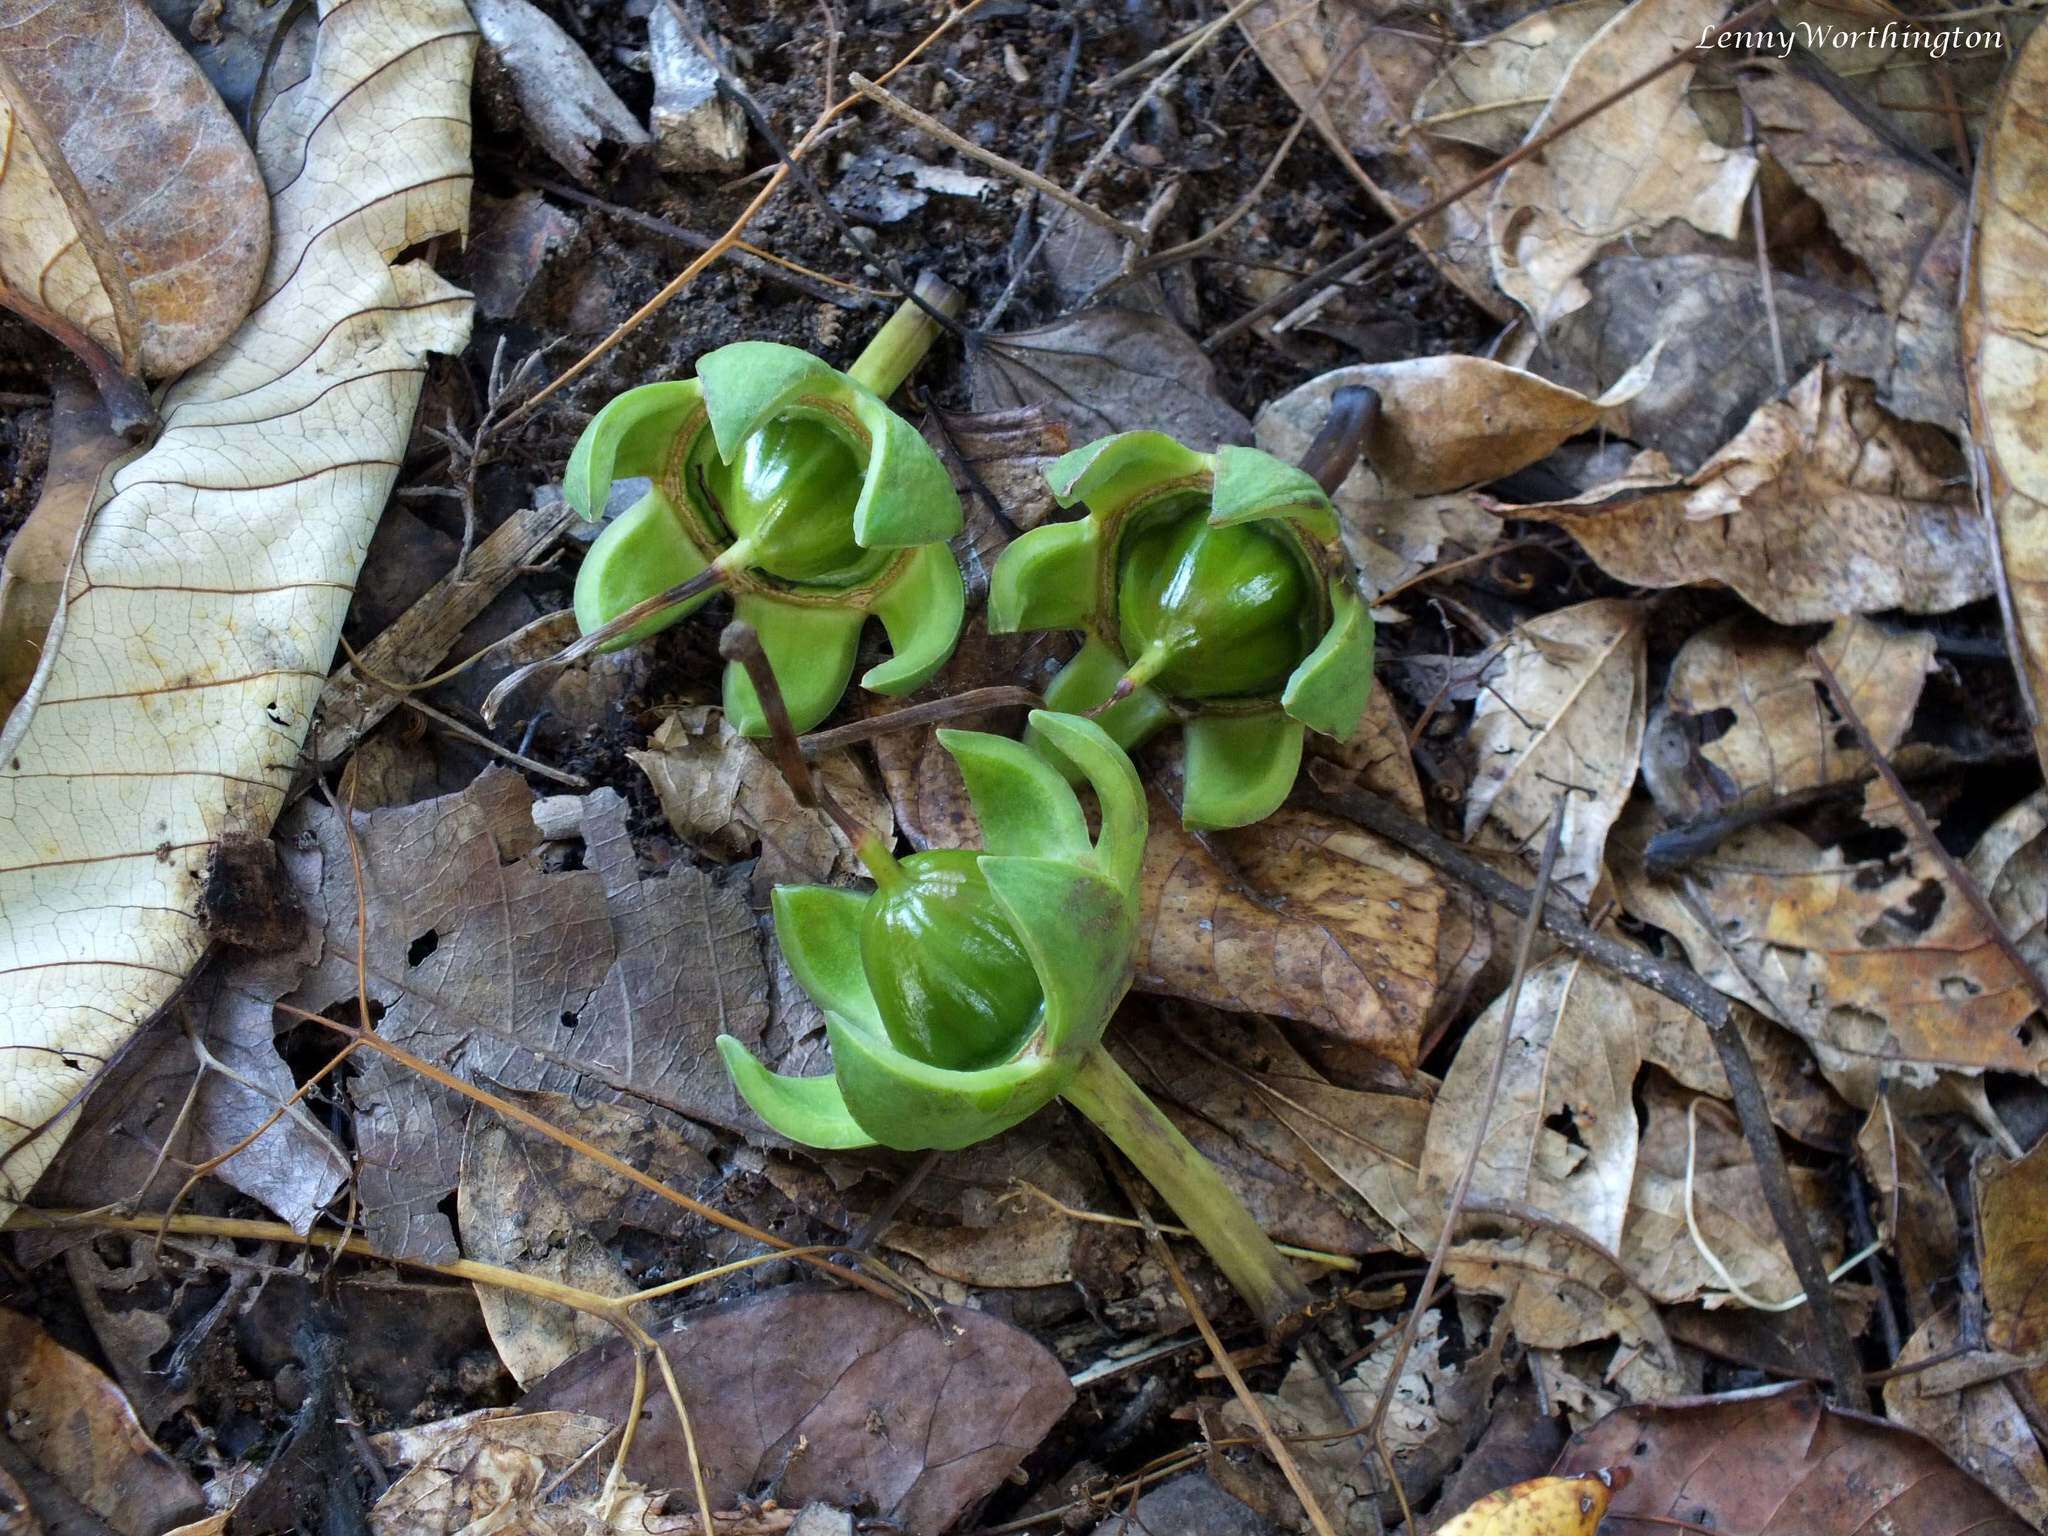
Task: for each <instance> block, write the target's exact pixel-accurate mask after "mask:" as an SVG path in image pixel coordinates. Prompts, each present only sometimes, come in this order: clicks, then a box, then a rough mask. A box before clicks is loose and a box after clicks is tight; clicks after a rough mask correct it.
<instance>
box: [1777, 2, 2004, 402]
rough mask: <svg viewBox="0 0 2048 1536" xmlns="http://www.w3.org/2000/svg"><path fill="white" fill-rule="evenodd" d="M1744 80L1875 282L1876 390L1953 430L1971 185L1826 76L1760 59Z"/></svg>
mask: <svg viewBox="0 0 2048 1536" xmlns="http://www.w3.org/2000/svg"><path fill="white" fill-rule="evenodd" d="M1839 27H1840V23H1839V22H1838V23H1836V25H1835V27H1832V28H1830V30H1839ZM1738 85H1739V88H1740V90H1741V92H1742V101H1743V105H1744V106H1746V107H1747V108H1749V110H1750V112H1751V114H1752V115H1753V116H1754V118H1755V120H1756V126H1757V131H1758V132H1759V133H1760V134H1761V135H1762V136H1763V138H1764V141H1765V143H1766V144H1768V145H1769V147H1770V151H1771V158H1772V159H1773V160H1775V161H1776V162H1777V164H1778V165H1780V166H1781V167H1783V168H1784V170H1785V172H1786V174H1787V175H1789V176H1790V177H1791V178H1792V180H1793V182H1794V183H1795V184H1796V185H1797V186H1798V187H1799V188H1800V190H1801V191H1803V192H1805V193H1806V194H1807V195H1808V196H1809V197H1811V198H1813V200H1814V201H1815V202H1817V203H1819V204H1820V205H1821V208H1822V209H1823V210H1824V211H1825V212H1826V214H1827V217H1828V227H1829V228H1830V229H1831V230H1833V231H1834V233H1835V236H1836V238H1838V239H1839V240H1840V241H1841V242H1842V244H1844V245H1845V246H1847V247H1848V248H1849V249H1850V250H1851V251H1853V252H1854V253H1855V254H1856V256H1857V258H1858V259H1859V260H1861V261H1862V262H1863V264H1864V266H1865V267H1867V268H1868V269H1869V271H1870V276H1871V279H1872V281H1873V282H1874V283H1875V284H1876V287H1877V299H1878V305H1879V307H1880V309H1882V311H1883V312H1884V315H1885V317H1886V319H1887V320H1888V321H1889V322H1890V325H1891V332H1892V334H1891V342H1892V347H1891V355H1890V356H1889V358H1887V359H1886V360H1885V362H1884V365H1883V367H1882V369H1881V370H1868V369H1866V371H1870V372H1873V373H1874V376H1875V377H1876V378H1877V380H1878V383H1879V389H1878V398H1879V399H1880V400H1881V401H1883V403H1884V404H1885V406H1886V407H1887V408H1888V409H1890V410H1892V411H1894V412H1896V413H1897V414H1899V415H1901V416H1904V417H1908V418H1910V419H1911V420H1914V421H1925V422H1929V423H1931V424H1933V425H1934V426H1937V427H1940V428H1943V429H1944V430H1953V429H1954V427H1955V424H1956V423H1957V422H1958V421H1959V420H1961V419H1962V415H1963V409H1964V404H1963V387H1962V370H1961V367H1960V365H1959V362H1958V358H1957V350H1956V348H1957V341H1958V337H1957V331H1956V302H1955V296H1956V291H1957V287H1958V284H1959V283H1960V281H1961V278H1962V267H1963V226H1964V222H1965V210H1966V207H1967V203H1968V199H1967V198H1966V197H1965V196H1964V189H1963V188H1962V187H1961V186H1960V185H1959V184H1958V183H1957V182H1956V181H1955V180H1953V179H1952V178H1951V177H1950V176H1949V175H1948V174H1946V173H1945V172H1944V170H1943V169H1942V168H1941V167H1940V166H1939V164H1938V163H1937V162H1933V161H1931V160H1926V159H1920V158H1917V157H1913V156H1908V155H1903V154H1900V153H1899V152H1898V151H1897V150H1895V149H1894V148H1893V147H1892V146H1891V144H1889V143H1888V142H1887V141H1886V140H1885V139H1884V138H1883V137H1882V136H1880V135H1879V134H1878V133H1877V132H1875V131H1874V130H1873V129H1872V128H1871V127H1869V126H1868V125H1867V124H1866V123H1865V122H1864V121H1862V119H1860V118H1859V117H1857V115H1856V114H1855V113H1853V112H1851V111H1850V110H1849V109H1848V108H1847V107H1845V106H1844V105H1843V104H1842V103H1841V101H1840V100H1838V99H1837V98H1836V97H1835V96H1834V95H1833V94H1832V93H1831V92H1830V91H1829V90H1828V88H1827V87H1826V86H1824V85H1822V84H1821V83H1820V82H1819V81H1818V80H1815V79H1808V78H1806V77H1804V76H1802V75H1796V74H1793V73H1791V72H1789V71H1786V70H1777V69H1773V70H1754V71H1745V72H1744V73H1743V74H1742V76H1741V77H1740V79H1739V81H1738ZM1887 94H1890V87H1889V86H1887ZM1894 99H1896V98H1894ZM1859 366H1862V365H1859Z"/></svg>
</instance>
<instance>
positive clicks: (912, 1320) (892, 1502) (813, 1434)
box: [521, 1288, 1074, 1536]
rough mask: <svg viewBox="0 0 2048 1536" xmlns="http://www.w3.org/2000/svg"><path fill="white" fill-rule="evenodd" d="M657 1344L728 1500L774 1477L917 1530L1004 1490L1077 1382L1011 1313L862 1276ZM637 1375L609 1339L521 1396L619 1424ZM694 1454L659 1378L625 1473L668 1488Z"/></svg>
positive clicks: (719, 1502)
mask: <svg viewBox="0 0 2048 1536" xmlns="http://www.w3.org/2000/svg"><path fill="white" fill-rule="evenodd" d="M658 1343H659V1345H660V1348H661V1350H662V1352H663V1353H664V1354H665V1355H667V1356H668V1361H669V1365H670V1366H671V1368H672V1369H673V1370H674V1372H675V1376H676V1381H677V1384H678V1386H679V1387H680V1388H681V1389H682V1398H683V1401H684V1402H685V1403H686V1404H688V1405H690V1406H691V1407H692V1408H693V1409H694V1410H696V1411H694V1412H693V1413H692V1414H691V1426H692V1428H693V1429H694V1430H695V1432H696V1451H697V1460H698V1462H699V1463H700V1464H701V1466H702V1467H703V1471H704V1481H705V1483H706V1485H707V1487H708V1489H709V1492H710V1495H711V1501H712V1503H713V1504H714V1505H715V1506H717V1507H719V1508H730V1507H731V1506H732V1505H733V1504H734V1503H735V1502H736V1501H737V1500H739V1499H740V1498H742V1497H744V1496H746V1495H748V1494H750V1493H751V1492H753V1491H754V1490H756V1489H758V1488H760V1487H762V1486H764V1485H769V1484H772V1485H773V1487H774V1489H775V1496H776V1498H777V1499H778V1500H779V1501H780V1502H782V1503H784V1504H786V1505H794V1504H801V1503H805V1502H808V1501H810V1500H813V1499H818V1500H823V1501H826V1502H828V1503H832V1504H836V1505H838V1506H839V1507H841V1508H863V1507H864V1508H869V1509H873V1510H875V1511H876V1512H877V1513H878V1514H879V1515H881V1517H882V1518H884V1519H886V1520H887V1521H889V1522H890V1524H891V1525H892V1526H894V1527H897V1528H900V1529H903V1530H907V1531H909V1532H911V1533H913V1536H938V1533H939V1532H940V1531H943V1530H945V1529H946V1528H947V1527H948V1526H950V1525H951V1524H952V1523H953V1521H954V1520H955V1519H957V1518H958V1517H959V1516H960V1514H961V1513H962V1512H963V1511H965V1510H966V1509H967V1508H968V1507H969V1506H970V1505H972V1504H973V1503H975V1501H977V1500H979V1499H981V1498H984V1497H986V1496H987V1495H988V1494H989V1493H990V1492H992V1491H993V1490H994V1489H995V1488H996V1487H997V1485H999V1484H1000V1483H1001V1482H1002V1480H1003V1479H1004V1477H1006V1476H1007V1475H1008V1474H1009V1473H1010V1471H1011V1469H1012V1468H1014V1467H1015V1466H1016V1465H1017V1464H1018V1462H1020V1461H1022V1460H1023V1458H1024V1456H1025V1454H1026V1453H1027V1452H1029V1451H1030V1450H1031V1449H1032V1448H1033V1447H1034V1446H1036V1445H1037V1444H1038V1442H1039V1440H1040V1439H1041V1438H1042V1437H1043V1436H1044V1435H1045V1433H1046V1432H1047V1431H1048V1430H1050V1429H1051V1428H1052V1426H1053V1425H1054V1424H1055V1423H1056V1422H1057V1421H1058V1419H1059V1417H1060V1415H1061V1414H1063V1413H1065V1412H1066V1409H1067V1405H1068V1404H1069V1403H1071V1402H1072V1401H1073V1398H1074V1391H1073V1388H1072V1387H1070V1386H1069V1385H1068V1384H1067V1376H1066V1372H1065V1370H1064V1369H1062V1367H1061V1366H1060V1363H1059V1362H1058V1361H1057V1360H1056V1359H1054V1358H1053V1357H1052V1355H1051V1354H1049V1353H1047V1351H1046V1350H1045V1349H1044V1348H1043V1347H1042V1346H1040V1345H1039V1344H1037V1343H1036V1342H1034V1341H1033V1340H1032V1338H1031V1337H1030V1335H1028V1334H1026V1333H1023V1332H1020V1331H1019V1330H1018V1329H1015V1328H1012V1327H1010V1326H1009V1325H1008V1324H1007V1323H1004V1322H1000V1321H998V1320H997V1319H996V1318H994V1317H991V1316H989V1315H988V1314H987V1313H984V1312H976V1311H971V1310H968V1309H965V1308H960V1307H942V1308H940V1309H939V1310H938V1315H937V1318H936V1319H934V1318H933V1317H932V1316H931V1314H929V1313H927V1312H925V1311H923V1310H912V1309H908V1308H905V1307H903V1306H902V1305H900V1304H898V1303H892V1302H887V1301H883V1300H881V1299H879V1298H878V1297H875V1296H871V1295H869V1294H868V1293H867V1292H865V1291H840V1292H822V1291H816V1290H811V1289H808V1288H805V1289H784V1290H778V1291H773V1292H770V1293H768V1294H766V1295H762V1296H756V1297H752V1298H750V1299H748V1300H746V1301H741V1302H735V1303H731V1304H728V1305H724V1306H718V1307H711V1308H708V1309H702V1310H698V1311H694V1312H692V1313H690V1314H689V1322H688V1326H687V1327H686V1328H682V1329H677V1330H674V1331H672V1332H669V1333H667V1334H664V1335H662V1336H660V1338H659V1340H658ZM632 1382H633V1353H632V1350H631V1349H630V1348H629V1347H626V1346H625V1345H624V1344H623V1343H622V1342H620V1341H613V1342H611V1343H607V1344H601V1345H599V1346H597V1347H596V1348H594V1349H589V1350H586V1351H584V1352H583V1353H582V1354H581V1355H578V1356H577V1357H576V1358H575V1359H573V1360H571V1361H570V1362H569V1363H568V1364H567V1365H565V1366H563V1367H562V1368H561V1369H560V1370H558V1371H556V1372H555V1373H554V1374H553V1375H551V1376H549V1377H548V1378H547V1380H545V1381H543V1382H542V1383H541V1384H540V1385H539V1386H538V1387H537V1388H535V1389H534V1391H532V1392H530V1393H528V1394H527V1396H526V1399H525V1401H524V1402H523V1403H522V1404H521V1406H522V1407H523V1408H526V1409H528V1410H534V1409H569V1410H572V1411H575V1412H580V1413H589V1414H595V1415H596V1416H598V1417H600V1418H603V1419H606V1420H607V1421H609V1422H612V1423H614V1424H615V1423H616V1422H617V1421H618V1418H619V1416H620V1414H621V1413H623V1412H624V1411H625V1408H626V1405H627V1404H628V1403H629V1402H631V1401H632V1398H633V1393H632ZM688 1464H689V1463H688V1456H687V1453H686V1451H685V1449H684V1443H683V1434H682V1427H681V1426H680V1425H679V1424H678V1423H677V1422H676V1417H675V1408H674V1406H673V1405H672V1404H671V1403H670V1402H669V1399H668V1395H667V1394H666V1393H665V1392H662V1391H660V1390H656V1391H654V1392H651V1393H650V1394H649V1395H648V1399H647V1410H646V1417H645V1418H644V1419H643V1420H642V1421H641V1424H640V1432H639V1434H638V1435H637V1436H636V1437H635V1439H634V1442H633V1451H632V1454H631V1456H629V1457H628V1458H627V1462H626V1470H627V1473H628V1475H630V1476H632V1477H633V1478H634V1479H635V1480H637V1481H639V1482H641V1483H644V1484H649V1485H652V1486H665V1485H669V1484H672V1483H676V1482H680V1481H682V1479H680V1478H678V1477H676V1475H675V1474H676V1471H677V1469H680V1468H684V1467H687V1466H688Z"/></svg>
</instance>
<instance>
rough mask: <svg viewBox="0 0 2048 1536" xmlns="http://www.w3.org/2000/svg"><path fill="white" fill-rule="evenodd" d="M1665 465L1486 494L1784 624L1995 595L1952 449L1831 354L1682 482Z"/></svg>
mask: <svg viewBox="0 0 2048 1536" xmlns="http://www.w3.org/2000/svg"><path fill="white" fill-rule="evenodd" d="M1668 469H1669V466H1667V465H1665V464H1664V463H1663V462H1662V461H1661V460H1660V459H1658V458H1657V457H1656V456H1654V455H1648V456H1645V457H1644V458H1642V459H1640V460H1638V462H1637V464H1636V465H1635V466H1633V467H1632V468H1631V471H1630V473H1629V474H1628V475H1627V476H1625V477H1624V478H1623V479H1621V480H1619V481H1616V482H1614V483H1612V484H1609V485H1605V486H1601V487H1598V488H1596V489H1594V490H1591V491H1588V492H1587V493H1586V494H1585V495H1583V496H1580V497H1577V498H1575V499H1573V500H1571V501H1564V502H1552V503H1549V504H1546V505H1539V506H1515V507H1513V508H1510V507H1508V506H1506V505H1505V504H1501V503H1488V505H1489V506H1491V508H1492V510H1493V511H1494V512H1496V513H1497V514H1499V515H1501V516H1503V517H1517V518H1530V519H1534V520H1536V521H1539V522H1546V523H1554V524H1556V525H1557V526H1558V527H1560V528H1562V529H1564V530H1565V531H1566V532H1567V533H1569V534H1571V536H1572V537H1573V538H1575V539H1577V540H1578V541H1579V542H1580V543H1581V544H1583V545H1584V546H1585V547H1586V551H1587V553H1588V554H1590V555H1592V557H1593V558H1594V559H1595V560H1596V561H1598V562H1599V564H1600V567H1601V569H1603V570H1605V571H1606V572H1607V573H1608V574H1609V575H1610V576H1613V577H1616V578H1617V579H1619V580H1621V581H1627V582H1633V583H1634V584H1635V585H1637V586H1643V587H1678V586H1689V585H1695V584H1698V585H1716V584H1718V585H1725V586H1729V587H1733V588H1734V589H1735V590H1736V591H1737V592H1739V593H1741V594H1742V596H1743V597H1745V598H1747V599H1748V600H1749V602H1750V603H1751V604H1752V605H1753V606H1754V607H1756V608H1758V609H1759V610H1761V611H1762V612H1763V613H1764V614H1765V615H1767V616H1768V617H1770V618H1772V619H1775V620H1777V621H1778V622H1779V623H1780V624H1813V623H1825V622H1830V621H1832V620H1834V619H1836V618H1839V617H1840V616H1841V615H1843V614H1845V613H1876V612H1879V611H1881V610H1883V609H1886V608H1904V609H1906V610H1908V611H1909V612H1912V613H1946V612H1948V611H1949V610H1950V609H1952V608H1959V607H1961V606H1962V605H1963V604H1965V603H1972V602H1976V601H1978V600H1979V599H1981V598H1985V597H1988V596H1990V595H1991V591H1992V565H1991V547H1990V539H1989V537H1988V535H1987V533H1986V530H1985V527H1984V520H1983V518H1982V517H1981V516H1980V515H1979V514H1978V511H1977V508H1976V504H1975V498H1974V497H1973V496H1972V495H1971V493H1970V489H1969V486H1968V485H1967V483H1966V477H1965V476H1964V474H1963V466H1962V463H1961V461H1960V459H1959V458H1958V456H1957V454H1956V452H1955V448H1954V445H1953V444H1952V443H1951V442H1950V441H1949V440H1948V439H1947V438H1946V437H1945V436H1944V435H1943V434H1941V433H1938V432H1936V431H1934V430H1933V429H1932V428H1931V427H1926V426H1922V425H1920V424H1919V423H1917V422H1904V421H1900V420H1898V419H1897V418H1896V417H1894V416H1892V415H1891V414H1890V413H1889V412H1887V411H1886V410H1885V409H1884V408H1883V407H1882V406H1880V405H1879V404H1878V403H1877V399H1876V395H1875V391H1874V389H1873V387H1872V386H1871V385H1870V384H1869V383H1868V382H1867V381H1866V380H1863V379H1857V378H1851V377H1848V376H1845V375H1842V374H1838V373H1836V372H1835V371H1834V370H1832V369H1831V368H1829V367H1828V366H1827V365H1825V364H1823V365H1821V366H1819V367H1816V368H1815V369H1814V370H1813V371H1812V372H1811V373H1809V374H1807V375H1806V376H1805V377H1804V378H1802V379H1801V380H1800V381H1799V382H1798V383H1797V384H1796V385H1794V386H1793V388H1792V391H1791V393H1790V394H1788V395H1787V396H1786V397H1785V398H1784V399H1783V400H1774V401H1771V402H1770V403H1768V404H1766V405H1764V406H1762V407H1761V408H1759V409H1758V411H1757V412H1756V414H1755V415H1754V416H1752V417H1751V418H1750V420H1749V423H1748V425H1746V426H1745V427H1744V428H1743V429H1742V431H1741V432H1740V433H1739V434H1737V436H1736V437H1735V438H1734V440H1733V441H1731V442H1730V443H1728V445H1727V446H1726V447H1724V448H1722V449H1721V450H1720V451H1719V452H1718V453H1716V454H1714V456H1713V457H1712V458H1710V459H1708V460H1707V462H1706V463H1705V464H1703V465H1701V466H1700V468H1699V470H1698V471H1697V472H1696V473H1694V474H1693V475H1691V476H1690V477H1689V478H1687V479H1684V480H1677V479H1676V478H1675V477H1672V476H1671V475H1670V474H1669V473H1668ZM1817 507H1824V508H1826V509H1827V510H1826V515H1825V516H1817V515H1816V514H1815V510H1814V509H1815V508H1817ZM2009 537H2010V535H2008V538H2009Z"/></svg>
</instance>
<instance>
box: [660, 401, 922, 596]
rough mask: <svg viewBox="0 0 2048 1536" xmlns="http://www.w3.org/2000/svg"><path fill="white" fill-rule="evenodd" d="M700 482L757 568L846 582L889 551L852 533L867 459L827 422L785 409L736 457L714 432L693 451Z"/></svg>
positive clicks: (793, 577) (812, 581)
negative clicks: (869, 546) (724, 450)
mask: <svg viewBox="0 0 2048 1536" xmlns="http://www.w3.org/2000/svg"><path fill="white" fill-rule="evenodd" d="M693 460H694V462H693V464H692V469H693V471H694V472H695V473H696V474H697V475H698V476H699V477H700V478H699V480H698V485H699V487H700V488H701V489H702V490H704V491H705V492H706V493H708V495H709V497H710V500H711V503H712V510H713V511H715V512H716V513H717V514H718V517H719V520H720V521H721V522H722V523H723V524H724V525H725V527H726V529H727V530H729V532H730V534H731V537H732V539H733V540H735V541H737V542H740V543H743V544H745V545H747V546H749V547H750V548H751V549H752V551H753V560H752V563H753V568H754V569H755V570H757V571H764V572H766V573H767V574H768V575H770V576H775V577H780V578H781V579H782V580H784V581H789V582H796V583H799V584H802V585H806V586H824V587H846V586H851V585H853V584H854V583H856V582H858V581H859V580H860V579H861V578H862V577H863V576H864V575H866V574H867V573H868V572H870V571H872V570H873V569H875V568H876V567H877V566H878V565H879V564H880V563H882V561H883V560H885V559H886V556H883V555H881V554H880V553H879V552H870V551H868V550H865V549H863V548H861V546H860V541H859V540H858V539H856V538H855V537H854V536H853V509H854V507H855V506H856V505H858V503H859V501H860V483H861V464H860V458H859V456H858V455H857V454H856V453H855V451H854V450H853V448H852V447H851V446H850V445H849V444H848V443H847V442H846V440H845V439H844V438H842V437H841V436H840V435H839V434H838V433H837V432H835V431H833V430H832V429H831V428H830V427H828V426H826V425H824V424H823V423H821V422H816V421H807V420H803V419H801V418H797V417H787V416H786V417H783V418H782V419H780V420H778V421H771V422H770V423H768V425H767V426H765V427H763V428H762V429H761V430H760V431H758V432H756V433H754V434H753V436H751V437H749V438H748V439H747V440H746V442H745V443H744V444H742V445H741V447H740V451H739V455H738V457H737V458H736V459H734V461H733V462H732V463H730V464H727V463H724V462H723V461H721V460H720V459H719V458H718V456H717V454H716V453H715V452H713V451H712V444H711V441H710V436H709V434H708V433H707V434H705V435H704V436H703V437H701V438H700V439H699V442H698V452H697V453H696V454H695V455H693Z"/></svg>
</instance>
